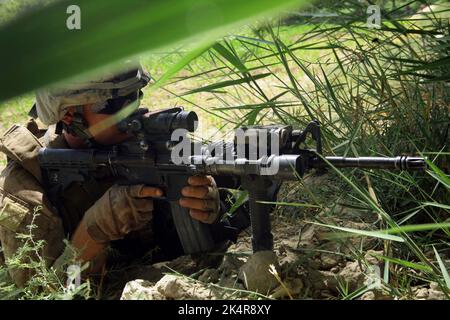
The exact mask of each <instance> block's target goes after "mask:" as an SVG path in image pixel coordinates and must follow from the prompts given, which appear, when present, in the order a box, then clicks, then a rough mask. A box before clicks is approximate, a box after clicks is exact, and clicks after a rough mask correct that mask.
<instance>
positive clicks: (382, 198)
mask: <svg viewBox="0 0 450 320" xmlns="http://www.w3.org/2000/svg"><path fill="white" fill-rule="evenodd" d="M396 4H397V5H396V6H393V2H390V1H387V2H386V5H385V6H384V7H382V24H381V28H380V29H376V28H373V29H371V28H368V27H367V26H366V19H367V14H366V11H365V9H366V8H367V4H363V3H361V2H359V1H344V2H339V4H337V3H336V2H335V3H334V4H333V5H331V6H330V5H329V4H328V7H327V6H324V8H327V10H328V11H330V10H331V11H332V12H334V13H335V14H336V15H337V17H333V18H332V19H326V18H325V19H324V18H322V21H318V19H317V16H314V17H312V18H311V19H309V20H308V19H306V20H305V18H304V15H302V18H301V19H300V22H299V23H301V24H307V26H306V27H302V28H299V27H296V28H295V29H294V30H297V31H298V34H295V33H294V34H293V33H292V26H291V27H286V26H285V24H286V22H289V23H292V19H288V20H286V19H284V20H283V19H282V20H273V21H268V22H266V23H262V24H259V25H258V26H257V27H254V28H253V29H252V30H250V31H248V32H247V33H245V34H238V35H230V36H228V37H226V38H224V39H223V40H221V41H219V42H217V43H216V44H214V45H213V46H212V47H211V48H210V50H208V51H207V52H206V53H205V54H203V55H202V56H201V57H199V58H198V59H197V60H195V61H194V62H193V63H191V64H190V73H189V74H188V75H183V76H180V77H179V78H178V79H177V80H175V81H174V83H176V84H178V85H179V86H183V83H188V84H192V83H193V80H195V86H194V87H191V88H189V89H188V90H186V91H185V92H184V93H183V94H176V93H175V94H176V95H177V96H178V97H179V99H181V100H183V101H185V102H187V103H189V102H190V101H191V99H192V97H196V95H199V94H201V95H203V100H204V101H207V105H203V106H200V105H198V104H197V103H196V102H195V101H192V106H193V107H199V108H201V109H202V110H203V111H205V112H207V113H209V114H211V115H212V116H213V117H215V118H218V119H230V121H223V122H221V123H220V124H221V129H233V128H235V127H239V126H241V125H244V124H245V125H253V124H262V123H281V124H283V123H289V124H292V125H293V126H294V127H298V128H301V127H304V126H305V125H306V124H307V123H308V122H309V121H311V120H312V119H318V120H319V121H320V122H321V124H322V129H323V135H324V152H325V153H327V154H330V155H332V154H336V155H346V156H361V155H374V156H393V155H401V154H420V155H424V156H427V157H428V159H429V169H428V170H426V172H419V173H410V172H402V173H399V172H388V171H383V170H377V171H372V170H368V171H362V170H356V169H355V170H342V171H339V170H337V169H331V172H332V173H335V174H337V175H339V176H340V177H341V179H342V182H343V184H344V185H345V186H346V187H347V188H348V190H349V191H350V197H346V198H343V199H338V201H340V202H342V201H345V203H346V204H347V205H348V206H349V207H359V208H362V209H363V210H365V212H367V211H368V212H372V213H374V214H377V215H379V217H380V222H379V223H378V224H377V225H376V226H375V227H376V229H375V230H374V233H372V234H370V235H368V234H361V231H359V230H346V231H349V232H352V233H353V234H355V235H358V236H377V237H379V236H380V235H386V232H390V231H389V230H391V231H392V230H395V233H396V236H395V237H396V239H397V240H398V239H399V240H400V241H398V242H392V241H391V240H392V239H386V238H385V243H384V244H385V245H384V256H383V257H384V259H385V260H386V261H389V263H387V264H386V265H387V266H388V267H387V269H386V270H385V281H386V283H385V285H386V286H387V287H388V288H390V290H391V293H392V295H394V296H396V297H398V298H402V297H405V296H408V295H409V294H410V286H412V285H417V284H421V283H427V282H437V283H438V284H439V286H440V287H441V289H442V290H443V291H444V292H446V293H448V290H449V289H450V287H448V273H447V269H446V268H448V261H449V259H450V257H449V254H450V250H449V241H448V239H449V230H448V222H449V212H450V210H449V209H450V207H449V203H450V185H449V159H450V158H449V156H450V152H449V150H450V148H449V141H450V139H449V131H450V107H449V105H450V100H449V94H450V91H449V80H450V64H449V51H450V34H449V31H450V24H449V17H450V7H449V6H448V5H444V4H442V3H439V2H435V3H427V2H425V1H422V2H421V5H419V4H418V3H417V2H414V1H412V2H398V1H397V2H396ZM292 16H295V14H293V15H292ZM294 20H295V19H294ZM312 20H314V21H313V23H311V21H312ZM297 22H298V21H297ZM205 61H207V62H208V63H206V64H210V65H213V66H214V67H212V68H209V69H205V68H204V67H203V66H204V65H205ZM172 93H174V92H172ZM343 187H344V186H343ZM322 201H323V203H321V204H319V205H320V206H329V205H330V204H329V199H322ZM314 205H317V203H315V204H314ZM311 219H314V218H313V217H311ZM329 227H332V228H334V226H329ZM386 229H388V231H385V230H386ZM392 237H393V236H392ZM418 266H419V267H418ZM408 270H410V271H413V272H411V273H408ZM405 274H407V275H408V276H407V278H408V281H406V282H402V283H405V285H403V286H398V283H399V279H400V278H401V277H403V276H404V275H405ZM356 296H359V294H358V295H355V297H356Z"/></svg>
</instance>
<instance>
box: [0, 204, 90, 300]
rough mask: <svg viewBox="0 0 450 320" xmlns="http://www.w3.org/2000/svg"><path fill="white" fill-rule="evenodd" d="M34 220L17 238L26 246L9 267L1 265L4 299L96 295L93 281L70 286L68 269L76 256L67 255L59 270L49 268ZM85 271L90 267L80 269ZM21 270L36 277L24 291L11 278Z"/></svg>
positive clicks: (1, 296)
mask: <svg viewBox="0 0 450 320" xmlns="http://www.w3.org/2000/svg"><path fill="white" fill-rule="evenodd" d="M39 210H40V209H39V207H37V208H36V209H35V212H34V219H35V218H36V217H37V215H39V214H40V213H39ZM34 219H33V221H34ZM33 221H32V222H31V224H30V225H29V226H28V230H29V232H28V233H26V234H18V235H17V237H18V239H20V240H21V242H22V243H23V245H22V246H21V247H20V248H19V249H18V250H17V251H16V253H15V254H14V255H13V256H12V257H9V258H8V259H7V260H6V261H5V265H2V264H0V300H11V299H26V300H29V299H32V300H35V299H45V300H49V299H51V300H55V299H57V300H60V299H63V300H70V299H74V298H85V299H87V298H89V297H90V296H91V295H92V293H91V288H90V283H89V282H84V283H81V284H80V286H75V285H73V286H69V285H68V283H67V280H66V278H67V277H66V270H68V269H67V267H68V266H69V265H75V263H74V260H73V255H70V254H68V255H65V256H64V257H63V258H62V259H61V260H60V261H59V264H60V266H59V267H58V268H53V267H51V268H50V267H49V266H48V263H47V261H46V259H45V258H44V257H43V256H42V249H43V247H44V245H45V242H44V241H42V240H35V239H34V236H33V229H35V228H36V225H34V222H33ZM67 246H68V247H67V248H68V249H67V250H71V249H70V246H69V245H68V244H67ZM72 250H73V249H72ZM85 268H86V266H84V267H82V268H80V269H81V271H82V270H83V269H85ZM18 269H21V270H25V271H26V272H27V273H29V274H32V276H31V277H30V279H29V280H28V282H27V283H26V284H25V285H24V286H23V288H19V287H17V286H16V285H15V284H14V282H13V280H12V279H11V278H10V277H9V270H18ZM73 278H75V276H73Z"/></svg>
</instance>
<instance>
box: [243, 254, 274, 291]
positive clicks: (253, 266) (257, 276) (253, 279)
mask: <svg viewBox="0 0 450 320" xmlns="http://www.w3.org/2000/svg"><path fill="white" fill-rule="evenodd" d="M270 265H274V266H275V269H276V270H277V271H278V272H280V266H279V264H278V258H277V256H276V254H275V253H274V252H273V251H258V252H256V253H255V254H253V255H252V256H251V257H250V258H249V259H248V261H247V262H246V263H245V264H244V265H243V266H242V267H241V268H240V269H239V279H240V280H241V281H243V283H244V285H245V287H246V288H247V289H248V290H250V291H256V292H259V293H262V294H267V293H268V292H270V291H271V290H272V289H274V288H276V287H277V286H278V285H279V282H278V280H277V279H276V278H275V277H274V275H272V274H271V273H270V272H269V268H270Z"/></svg>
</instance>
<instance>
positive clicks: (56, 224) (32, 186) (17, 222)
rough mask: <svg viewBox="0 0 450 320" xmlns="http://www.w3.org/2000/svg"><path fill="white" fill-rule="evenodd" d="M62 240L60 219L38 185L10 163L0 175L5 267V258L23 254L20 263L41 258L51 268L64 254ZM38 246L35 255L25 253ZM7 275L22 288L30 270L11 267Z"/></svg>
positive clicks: (0, 232) (0, 223)
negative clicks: (51, 208) (31, 226)
mask: <svg viewBox="0 0 450 320" xmlns="http://www.w3.org/2000/svg"><path fill="white" fill-rule="evenodd" d="M30 225H33V226H34V227H33V228H30ZM22 235H25V236H22ZM63 239H64V231H63V227H62V222H61V219H60V218H59V217H58V216H56V215H55V214H54V213H53V212H52V211H51V210H50V209H49V205H48V200H47V199H46V198H45V196H44V192H43V189H42V187H41V185H40V184H39V183H38V181H37V180H36V179H35V178H34V177H33V176H32V175H31V174H30V173H29V172H28V171H26V170H25V169H23V168H22V167H21V166H19V165H17V164H15V163H10V164H9V165H8V167H7V168H6V169H5V170H4V171H3V172H2V174H1V175H0V243H1V247H2V249H3V254H4V257H5V260H7V264H8V259H11V258H13V257H17V256H21V255H22V257H21V259H20V263H28V262H30V261H38V259H41V258H42V259H44V261H45V262H46V264H47V265H48V266H50V265H51V264H52V263H53V262H54V260H55V259H56V258H57V257H58V256H59V255H60V254H61V253H62V251H63V248H64V242H63ZM41 242H42V243H41ZM39 246H41V248H40V249H39V250H38V251H37V252H35V251H31V250H28V251H27V250H26V248H29V247H39ZM15 261H17V260H15ZM9 272H10V275H11V277H12V279H13V280H14V281H15V283H16V284H17V285H18V286H20V287H22V286H24V285H25V283H26V282H27V281H28V280H29V279H30V277H31V276H32V275H33V268H20V267H16V266H14V264H12V265H10V270H9Z"/></svg>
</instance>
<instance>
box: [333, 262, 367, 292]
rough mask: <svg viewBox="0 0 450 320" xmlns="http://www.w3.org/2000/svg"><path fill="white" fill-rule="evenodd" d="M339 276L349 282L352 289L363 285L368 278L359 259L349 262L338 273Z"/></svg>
mask: <svg viewBox="0 0 450 320" xmlns="http://www.w3.org/2000/svg"><path fill="white" fill-rule="evenodd" d="M338 276H339V277H341V278H342V279H343V280H344V281H346V282H347V283H348V287H349V290H351V291H355V290H356V289H358V288H360V287H362V286H363V285H364V280H365V278H366V277H365V276H364V274H363V273H362V270H361V269H360V267H359V264H358V262H357V261H352V262H347V264H346V265H345V267H344V268H343V269H342V270H341V271H340V272H339V273H338Z"/></svg>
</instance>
